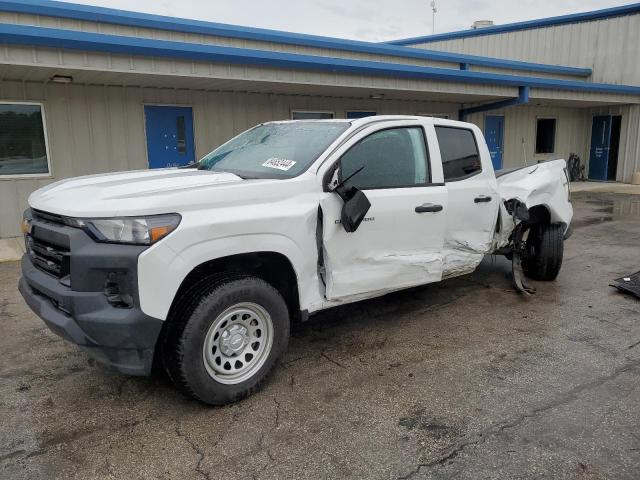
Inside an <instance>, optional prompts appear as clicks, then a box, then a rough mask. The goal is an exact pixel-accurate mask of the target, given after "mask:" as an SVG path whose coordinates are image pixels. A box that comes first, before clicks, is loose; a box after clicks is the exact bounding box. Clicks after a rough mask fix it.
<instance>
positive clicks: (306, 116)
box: [291, 110, 335, 120]
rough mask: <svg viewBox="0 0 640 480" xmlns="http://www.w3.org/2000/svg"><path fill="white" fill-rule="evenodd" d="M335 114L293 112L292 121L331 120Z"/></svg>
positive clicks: (304, 111)
mask: <svg viewBox="0 0 640 480" xmlns="http://www.w3.org/2000/svg"><path fill="white" fill-rule="evenodd" d="M334 116H335V115H334V113H333V112H322V111H317V112H314V111H308V110H293V111H292V112H291V119H292V120H330V119H332V118H334Z"/></svg>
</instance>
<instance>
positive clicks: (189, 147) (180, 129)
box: [144, 105, 196, 168]
mask: <svg viewBox="0 0 640 480" xmlns="http://www.w3.org/2000/svg"><path fill="white" fill-rule="evenodd" d="M144 117H145V123H146V129H147V158H148V159H149V168H166V167H180V166H182V165H187V164H188V163H191V162H193V161H195V159H196V158H195V157H196V154H195V149H194V147H193V115H192V112H191V107H158V106H150V105H147V106H145V107H144Z"/></svg>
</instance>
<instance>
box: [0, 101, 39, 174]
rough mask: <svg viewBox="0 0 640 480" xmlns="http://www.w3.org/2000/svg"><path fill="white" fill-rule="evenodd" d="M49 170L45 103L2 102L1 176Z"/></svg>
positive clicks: (0, 118) (0, 135)
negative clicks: (43, 108) (42, 104)
mask: <svg viewBox="0 0 640 480" xmlns="http://www.w3.org/2000/svg"><path fill="white" fill-rule="evenodd" d="M48 174H49V157H48V155H47V142H46V139H45V127H44V117H43V113H42V106H41V105H37V104H23V103H0V177H1V176H5V175H48Z"/></svg>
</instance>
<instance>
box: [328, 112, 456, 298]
mask: <svg viewBox="0 0 640 480" xmlns="http://www.w3.org/2000/svg"><path fill="white" fill-rule="evenodd" d="M361 167H364V168H363V169H362V170H361V171H360V172H359V173H357V174H356V175H355V176H353V178H352V179H351V180H349V181H348V182H347V185H348V186H355V187H358V188H359V189H361V190H362V191H363V192H364V193H365V195H366V196H367V198H368V199H369V201H370V202H371V208H370V209H369V212H368V213H367V215H366V218H365V219H364V221H363V222H362V223H361V224H360V227H359V228H358V229H357V230H356V231H355V232H352V233H347V232H346V231H345V230H344V228H343V227H342V225H341V224H340V212H341V208H342V205H343V202H342V200H341V199H340V198H339V197H338V195H337V194H336V193H328V194H327V196H326V197H325V198H324V199H323V200H322V202H321V207H322V212H323V247H324V252H323V254H324V265H325V272H326V274H325V284H326V290H325V292H326V293H325V295H326V298H327V299H329V300H345V301H350V300H357V299H359V298H366V297H370V296H375V295H379V294H384V293H386V292H389V291H392V290H398V289H401V288H404V287H410V286H413V285H420V284H425V283H429V282H436V281H439V280H440V279H441V277H442V245H443V239H444V231H445V227H446V222H445V218H446V214H447V189H446V187H445V186H444V185H443V184H441V183H439V184H432V183H431V178H432V176H431V174H430V171H431V166H430V164H429V161H428V156H427V151H426V141H425V136H424V131H423V129H422V127H421V126H417V125H416V126H406V127H398V128H390V129H389V128H388V129H382V130H378V131H375V132H373V133H370V134H369V135H368V136H365V137H364V138H362V139H360V140H359V141H357V142H356V143H355V144H354V145H353V146H352V147H351V148H350V149H349V150H348V151H347V152H346V153H345V154H344V155H343V156H342V157H341V159H340V177H341V179H346V178H348V177H349V176H350V175H351V174H353V173H354V172H356V171H357V170H358V169H360V168H361Z"/></svg>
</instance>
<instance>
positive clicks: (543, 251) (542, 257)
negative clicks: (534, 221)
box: [522, 223, 564, 281]
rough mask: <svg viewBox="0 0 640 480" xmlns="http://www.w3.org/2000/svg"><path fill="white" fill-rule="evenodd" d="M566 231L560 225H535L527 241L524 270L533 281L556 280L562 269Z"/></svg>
mask: <svg viewBox="0 0 640 480" xmlns="http://www.w3.org/2000/svg"><path fill="white" fill-rule="evenodd" d="M563 237H564V229H563V228H562V225H561V224H559V223H552V224H545V225H534V226H532V227H531V230H530V231H529V238H528V239H527V254H526V255H525V257H524V258H523V260H522V269H523V270H524V273H525V275H526V276H527V277H529V278H531V279H533V280H541V281H551V280H555V279H556V277H557V276H558V273H560V267H562V257H563V254H564V238H563Z"/></svg>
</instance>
